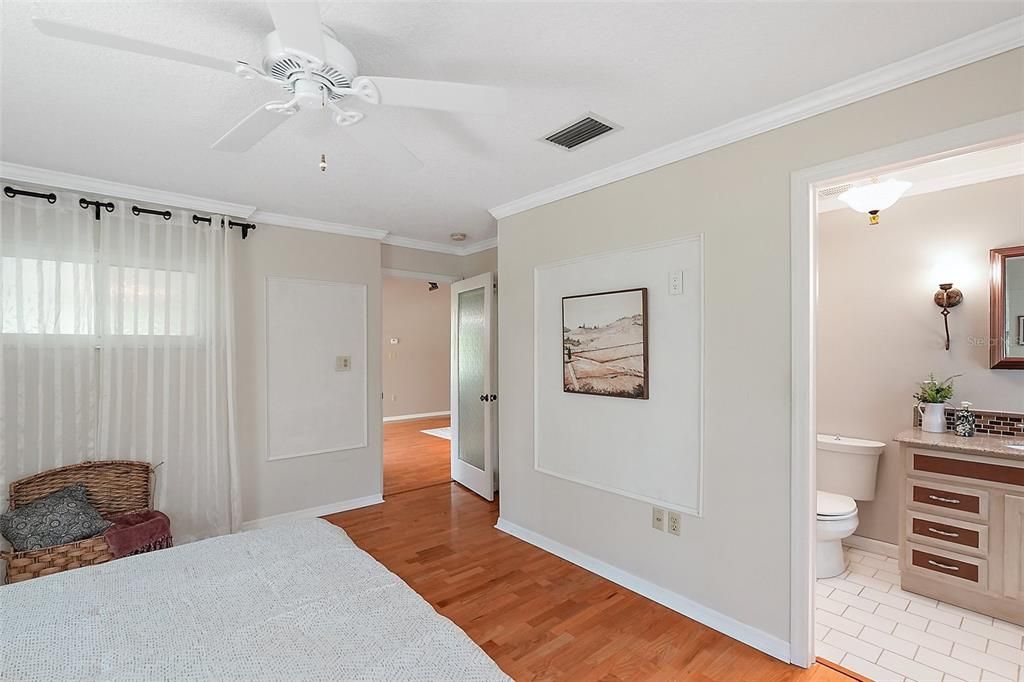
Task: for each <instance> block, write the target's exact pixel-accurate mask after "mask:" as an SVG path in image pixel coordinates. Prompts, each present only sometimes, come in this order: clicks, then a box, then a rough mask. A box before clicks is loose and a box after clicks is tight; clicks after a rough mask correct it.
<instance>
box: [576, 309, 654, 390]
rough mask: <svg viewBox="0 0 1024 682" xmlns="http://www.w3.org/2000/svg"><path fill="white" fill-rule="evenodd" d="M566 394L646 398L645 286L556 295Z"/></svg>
mask: <svg viewBox="0 0 1024 682" xmlns="http://www.w3.org/2000/svg"><path fill="white" fill-rule="evenodd" d="M562 374H563V377H562V386H563V391H564V392H566V393H586V394H588V395H603V396H610V397H613V398H635V399H640V400H647V397H648V396H647V386H648V381H647V289H624V290H621V291H606V292H602V293H596V294H584V295H581V296H565V297H563V298H562Z"/></svg>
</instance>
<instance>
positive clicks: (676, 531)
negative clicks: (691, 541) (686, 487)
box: [668, 511, 683, 535]
mask: <svg viewBox="0 0 1024 682" xmlns="http://www.w3.org/2000/svg"><path fill="white" fill-rule="evenodd" d="M668 532H669V533H672V535H682V534H683V516H682V514H680V513H679V512H675V511H670V512H669V513H668Z"/></svg>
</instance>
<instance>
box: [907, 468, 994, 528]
mask: <svg viewBox="0 0 1024 682" xmlns="http://www.w3.org/2000/svg"><path fill="white" fill-rule="evenodd" d="M907 507H908V508H910V509H921V510H924V511H932V512H940V513H942V515H943V516H946V515H950V516H953V517H956V518H961V519H968V520H974V521H987V520H988V493H987V492H985V491H984V490H975V489H972V488H964V487H961V486H958V485H949V484H947V483H941V482H938V481H918V480H915V479H912V478H908V479H907Z"/></svg>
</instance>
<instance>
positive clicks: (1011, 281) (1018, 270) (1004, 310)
mask: <svg viewBox="0 0 1024 682" xmlns="http://www.w3.org/2000/svg"><path fill="white" fill-rule="evenodd" d="M989 262H990V263H991V265H992V282H991V284H990V288H989V310H988V314H989V360H990V361H991V362H990V367H991V368H992V369H1024V246H1010V247H1007V248H1004V249H992V250H991V251H989Z"/></svg>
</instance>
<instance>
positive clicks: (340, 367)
mask: <svg viewBox="0 0 1024 682" xmlns="http://www.w3.org/2000/svg"><path fill="white" fill-rule="evenodd" d="M350 369H352V357H351V356H349V355H339V356H337V357H335V358H334V371H335V372H347V371H349V370H350Z"/></svg>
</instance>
